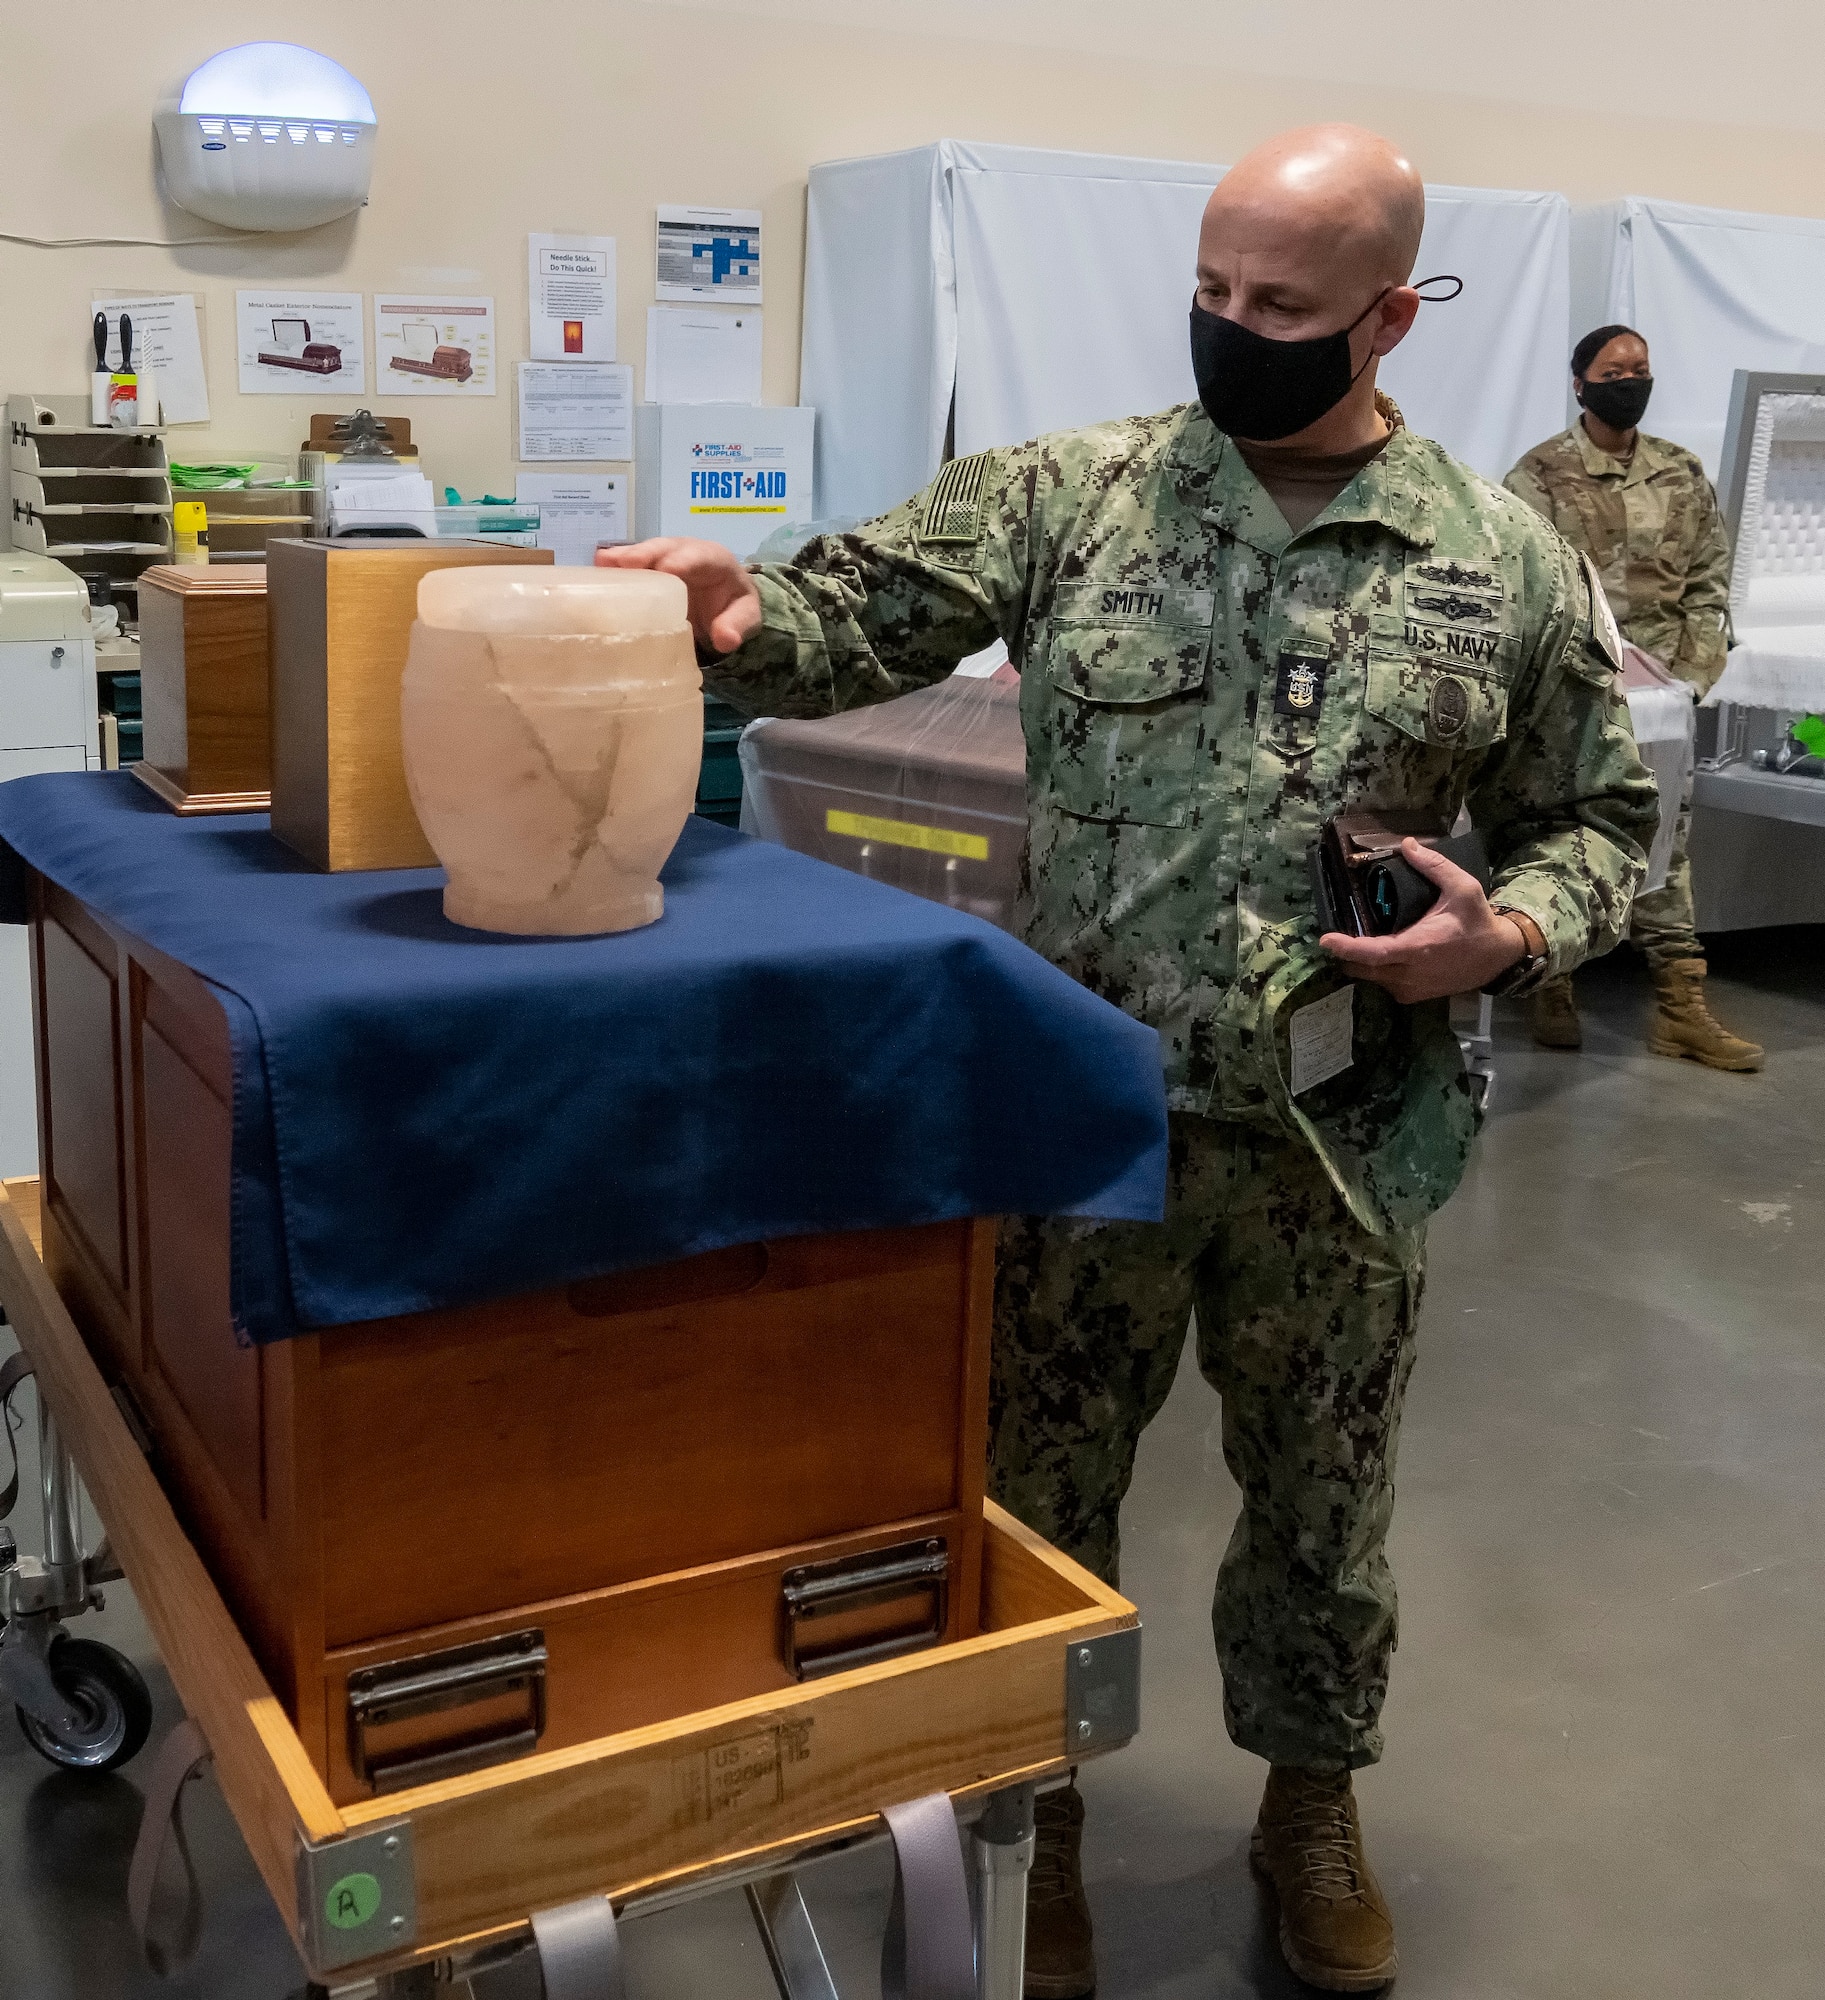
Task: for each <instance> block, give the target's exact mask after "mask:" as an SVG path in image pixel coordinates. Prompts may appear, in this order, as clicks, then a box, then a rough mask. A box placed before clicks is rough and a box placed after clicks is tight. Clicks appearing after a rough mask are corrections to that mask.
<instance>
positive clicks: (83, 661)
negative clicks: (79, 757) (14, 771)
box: [0, 640, 95, 770]
mask: <svg viewBox="0 0 1825 2000" xmlns="http://www.w3.org/2000/svg"><path fill="white" fill-rule="evenodd" d="M94 727H95V648H94V645H93V643H92V642H91V641H88V640H74V641H72V640H56V641H51V640H40V641H39V642H38V643H37V644H35V645H33V644H16V645H5V644H0V747H3V748H5V749H8V750H46V749H55V748H58V747H60V746H66V745H67V746H73V747H75V748H76V749H79V750H80V749H86V748H87V747H88V740H89V736H90V733H91V732H92V731H93V729H94ZM51 768H52V769H54V770H62V769H64V768H65V767H64V766H63V765H60V764H59V765H53V766H52V767H51ZM76 769H77V770H81V769H82V766H81V764H78V765H77V766H76Z"/></svg>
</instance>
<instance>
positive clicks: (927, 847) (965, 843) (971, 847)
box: [824, 810, 989, 861]
mask: <svg viewBox="0 0 1825 2000" xmlns="http://www.w3.org/2000/svg"><path fill="white" fill-rule="evenodd" d="M824 826H825V828H826V830H827V831H829V832H831V833H843V834H847V835H848V836H849V838H850V839H851V840H881V841H885V842H886V843H887V845H888V846H889V847H919V848H923V849H924V851H925V852H926V853H927V854H955V855H959V856H961V858H962V859H963V860H965V861H986V860H987V859H988V858H989V844H988V841H987V839H986V838H985V837H984V836H983V835H982V834H979V833H952V832H951V831H950V830H949V829H948V828H947V827H942V826H915V825H914V824H913V822H912V821H911V820H909V819H871V818H870V817H869V816H868V814H866V813H846V812H836V811H834V810H832V811H830V812H827V813H825V815H824Z"/></svg>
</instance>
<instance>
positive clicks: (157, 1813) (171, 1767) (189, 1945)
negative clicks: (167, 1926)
mask: <svg viewBox="0 0 1825 2000" xmlns="http://www.w3.org/2000/svg"><path fill="white" fill-rule="evenodd" d="M208 1762H209V1745H208V1744H207V1743H205V1742H204V1741H203V1732H202V1731H201V1730H200V1729H199V1728H198V1727H197V1726H196V1724H195V1723H194V1722H192V1721H191V1719H190V1718H189V1716H185V1717H184V1719H183V1721H182V1722H180V1723H179V1724H178V1725H177V1727H176V1728H175V1729H173V1730H172V1732H171V1733H170V1735H169V1736H167V1737H166V1738H165V1740H164V1742H163V1743H161V1744H160V1745H159V1746H158V1755H157V1756H156V1757H155V1758H154V1759H153V1760H152V1771H151V1775H150V1777H149V1778H148V1779H147V1781H146V1809H145V1811H144V1812H143V1813H142V1814H141V1815H140V1822H139V1838H138V1839H137V1840H136V1841H134V1843H133V1860H132V1863H131V1865H130V1866H129V1867H128V1869H127V1914H128V1915H129V1916H130V1917H131V1918H132V1920H133V1934H134V1936H135V1937H137V1938H138V1939H139V1948H140V1953H141V1955H142V1956H143V1957H144V1959H145V1961H146V1964H147V1965H148V1966H149V1967H150V1968H151V1969H152V1971H153V1972H155V1973H156V1974H157V1975H158V1977H159V1978H161V1979H169V1978H170V1976H171V1975H172V1973H174V1972H179V1971H181V1970H182V1969H183V1968H184V1967H185V1966H186V1965H188V1964H189V1963H190V1961H191V1960H192V1959H193V1958H194V1957H195V1956H196V1948H197V1946H198V1945H199V1944H200V1943H201V1942H202V1938H203V1889H202V1884H201V1883H200V1882H199V1881H198V1880H197V1874H196V1863H195V1862H194V1861H193V1860H192V1859H191V1858H190V1843H189V1841H188V1840H187V1839H186V1838H185V1836H184V1815H183V1811H182V1800H183V1794H184V1786H185V1785H186V1784H187V1783H188V1782H189V1781H190V1780H191V1779H192V1778H196V1777H200V1776H201V1775H202V1771H203V1766H204V1765H205V1764H207V1763H208ZM167 1834H169V1835H171V1836H172V1838H173V1839H174V1841H175V1843H176V1846H177V1851H178V1858H179V1860H180V1861H181V1862H182V1864H183V1870H184V1902H183V1908H182V1909H181V1911H180V1912H179V1914H178V1918H177V1922H176V1924H175V1925H174V1927H173V1931H172V1935H171V1936H170V1937H168V1938H166V1937H154V1936H153V1934H152V1892H153V1889H154V1886H155V1885H156V1883H157V1880H158V1864H159V1862H160V1861H161V1860H162V1859H163V1858H164V1853H165V1837H166V1835H167Z"/></svg>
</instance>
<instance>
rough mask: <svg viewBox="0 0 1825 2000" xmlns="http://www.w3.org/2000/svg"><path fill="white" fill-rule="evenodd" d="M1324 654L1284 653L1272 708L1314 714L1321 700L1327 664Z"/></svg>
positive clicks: (1285, 711) (1281, 657) (1281, 656)
mask: <svg viewBox="0 0 1825 2000" xmlns="http://www.w3.org/2000/svg"><path fill="white" fill-rule="evenodd" d="M1330 664H1331V662H1330V657H1329V655H1328V654H1325V653H1294V652H1285V653H1282V654H1281V655H1280V673H1279V678H1278V680H1277V681H1276V683H1275V686H1274V710H1275V713H1276V714H1279V715H1314V714H1316V713H1317V710H1318V707H1319V704H1320V703H1321V702H1322V701H1323V700H1324V677H1325V673H1326V671H1327V670H1328V668H1329V667H1330Z"/></svg>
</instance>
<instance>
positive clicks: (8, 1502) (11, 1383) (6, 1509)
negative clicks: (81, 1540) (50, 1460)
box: [0, 1348, 32, 1521]
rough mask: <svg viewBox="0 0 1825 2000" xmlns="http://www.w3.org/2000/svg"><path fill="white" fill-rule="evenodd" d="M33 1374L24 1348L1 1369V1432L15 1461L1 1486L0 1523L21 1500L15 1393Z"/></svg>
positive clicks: (13, 1355)
mask: <svg viewBox="0 0 1825 2000" xmlns="http://www.w3.org/2000/svg"><path fill="white" fill-rule="evenodd" d="M31 1372H32V1364H31V1359H30V1357H29V1356H28V1355H27V1354H26V1352H25V1350H24V1348H21V1349H20V1350H19V1352H18V1353H17V1354H9V1355H8V1356H7V1357H6V1364H5V1366H4V1367H0V1430H4V1431H5V1433H6V1448H7V1450H8V1451H9V1452H10V1453H11V1454H12V1460H13V1476H12V1478H10V1479H9V1480H8V1481H7V1482H6V1484H5V1485H4V1486H0V1521H4V1520H5V1519H6V1517H7V1516H8V1515H9V1514H10V1513H11V1512H12V1511H13V1502H14V1501H15V1500H17V1499H18V1498H19V1447H18V1445H16V1444H15V1443H14V1442H13V1391H14V1390H15V1389H16V1388H18V1386H19V1384H20V1383H21V1382H23V1381H24V1380H25V1378H26V1377H27V1376H28V1375H29V1374H31Z"/></svg>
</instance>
